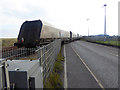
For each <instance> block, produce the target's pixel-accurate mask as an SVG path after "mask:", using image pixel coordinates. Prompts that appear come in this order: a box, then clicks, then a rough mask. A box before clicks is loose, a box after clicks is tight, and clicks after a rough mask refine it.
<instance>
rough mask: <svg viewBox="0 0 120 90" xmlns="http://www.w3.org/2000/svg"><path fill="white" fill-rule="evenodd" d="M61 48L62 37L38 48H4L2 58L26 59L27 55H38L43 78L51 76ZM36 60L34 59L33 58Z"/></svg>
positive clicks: (37, 58)
mask: <svg viewBox="0 0 120 90" xmlns="http://www.w3.org/2000/svg"><path fill="white" fill-rule="evenodd" d="M60 49H61V39H56V40H54V41H53V42H51V43H50V44H47V45H45V46H43V47H37V48H17V49H10V50H6V49H4V50H2V59H5V60H10V59H12V60H24V59H23V58H25V57H29V56H31V57H33V56H36V60H39V63H40V66H41V72H42V75H43V80H44V81H45V80H46V78H47V77H48V76H49V74H50V72H51V71H52V70H53V67H54V62H55V60H56V58H57V55H58V53H59V51H60ZM26 60H30V58H28V59H26ZM33 60H34V59H33Z"/></svg>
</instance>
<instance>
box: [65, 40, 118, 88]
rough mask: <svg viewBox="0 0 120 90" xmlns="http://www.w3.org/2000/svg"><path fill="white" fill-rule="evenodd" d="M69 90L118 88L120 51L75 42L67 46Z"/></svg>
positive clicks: (83, 42)
mask: <svg viewBox="0 0 120 90" xmlns="http://www.w3.org/2000/svg"><path fill="white" fill-rule="evenodd" d="M65 53H66V72H67V73H66V74H67V77H66V78H67V87H68V88H102V87H104V88H118V49H117V48H114V47H108V46H104V45H99V44H94V43H89V42H85V41H75V42H72V43H70V44H66V45H65Z"/></svg>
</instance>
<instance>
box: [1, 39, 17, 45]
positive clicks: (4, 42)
mask: <svg viewBox="0 0 120 90" xmlns="http://www.w3.org/2000/svg"><path fill="white" fill-rule="evenodd" d="M0 40H1V41H2V47H9V46H14V43H15V42H17V39H16V38H2V39H0Z"/></svg>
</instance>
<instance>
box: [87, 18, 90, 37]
mask: <svg viewBox="0 0 120 90" xmlns="http://www.w3.org/2000/svg"><path fill="white" fill-rule="evenodd" d="M89 20H90V19H89V18H88V19H87V21H88V36H89Z"/></svg>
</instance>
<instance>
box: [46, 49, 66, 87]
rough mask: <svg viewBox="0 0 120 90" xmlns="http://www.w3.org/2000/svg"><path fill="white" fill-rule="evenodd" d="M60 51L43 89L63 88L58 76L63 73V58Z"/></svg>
mask: <svg viewBox="0 0 120 90" xmlns="http://www.w3.org/2000/svg"><path fill="white" fill-rule="evenodd" d="M61 50H62V48H61ZM61 50H60V52H59V54H58V56H57V59H56V61H55V64H54V68H53V71H52V72H51V73H50V75H49V77H48V78H47V79H46V82H45V83H44V88H63V83H62V80H61V78H60V74H61V72H62V71H63V66H62V62H63V61H64V57H63V56H62V52H61Z"/></svg>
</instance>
